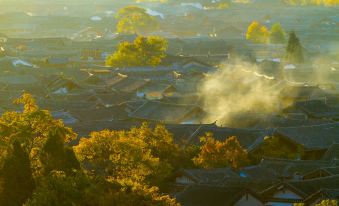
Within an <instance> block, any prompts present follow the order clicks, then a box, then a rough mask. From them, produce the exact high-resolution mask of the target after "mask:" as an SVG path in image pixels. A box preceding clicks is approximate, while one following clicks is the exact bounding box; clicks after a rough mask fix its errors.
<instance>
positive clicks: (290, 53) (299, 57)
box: [286, 32, 304, 63]
mask: <svg viewBox="0 0 339 206" xmlns="http://www.w3.org/2000/svg"><path fill="white" fill-rule="evenodd" d="M286 60H287V61H288V62H290V63H302V62H304V55H303V48H302V46H301V44H300V41H299V38H298V37H297V35H296V34H295V32H291V33H290V35H289V39H288V43H287V48H286Z"/></svg>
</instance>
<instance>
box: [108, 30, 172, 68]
mask: <svg viewBox="0 0 339 206" xmlns="http://www.w3.org/2000/svg"><path fill="white" fill-rule="evenodd" d="M166 49H167V41H166V40H165V39H163V38H161V37H156V36H150V37H142V36H139V37H137V38H136V39H135V40H134V42H122V43H120V45H119V47H118V50H117V51H116V52H115V53H113V54H112V55H111V56H108V58H107V60H106V65H107V66H111V67H134V66H157V65H159V64H160V63H161V61H162V59H163V58H164V57H165V56H166V55H165V51H166Z"/></svg>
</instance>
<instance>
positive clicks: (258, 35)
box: [246, 21, 270, 43]
mask: <svg viewBox="0 0 339 206" xmlns="http://www.w3.org/2000/svg"><path fill="white" fill-rule="evenodd" d="M269 34H270V33H269V31H268V29H267V27H266V26H264V25H261V24H260V23H259V22H257V21H253V22H252V23H251V24H250V25H249V26H248V28H247V32H246V39H247V40H249V41H252V42H254V43H268V40H269Z"/></svg>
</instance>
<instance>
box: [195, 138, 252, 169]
mask: <svg viewBox="0 0 339 206" xmlns="http://www.w3.org/2000/svg"><path fill="white" fill-rule="evenodd" d="M200 141H201V143H202V146H201V149H200V153H199V154H198V156H197V157H195V158H194V159H193V161H194V163H195V164H196V165H197V166H199V167H202V168H206V169H210V168H221V167H228V166H230V167H232V168H234V169H237V168H239V167H241V166H243V165H244V164H246V163H247V152H246V150H245V149H243V148H242V147H241V145H240V143H239V142H238V140H237V138H236V137H234V136H233V137H229V138H227V139H226V140H224V141H218V140H215V139H214V138H213V135H212V134H211V133H207V134H206V136H205V137H202V138H201V140H200Z"/></svg>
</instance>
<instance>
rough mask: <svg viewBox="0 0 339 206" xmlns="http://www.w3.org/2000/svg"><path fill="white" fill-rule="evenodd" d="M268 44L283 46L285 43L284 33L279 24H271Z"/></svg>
mask: <svg viewBox="0 0 339 206" xmlns="http://www.w3.org/2000/svg"><path fill="white" fill-rule="evenodd" d="M270 42H271V43H273V44H283V43H285V42H286V37H285V31H284V29H283V28H282V27H281V25H280V24H279V23H275V24H273V26H272V28H271V31H270Z"/></svg>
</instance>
